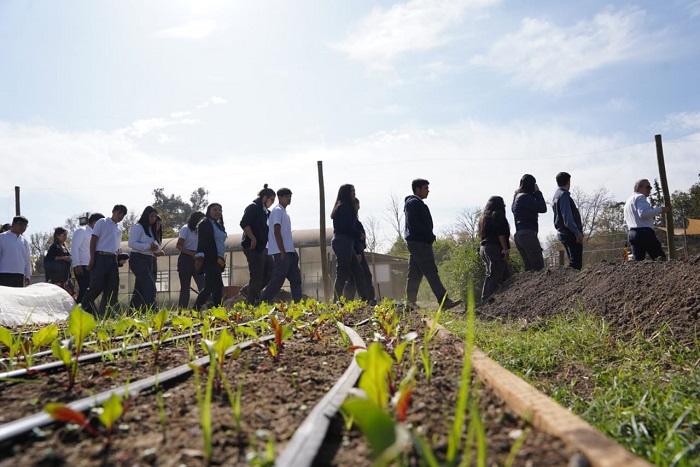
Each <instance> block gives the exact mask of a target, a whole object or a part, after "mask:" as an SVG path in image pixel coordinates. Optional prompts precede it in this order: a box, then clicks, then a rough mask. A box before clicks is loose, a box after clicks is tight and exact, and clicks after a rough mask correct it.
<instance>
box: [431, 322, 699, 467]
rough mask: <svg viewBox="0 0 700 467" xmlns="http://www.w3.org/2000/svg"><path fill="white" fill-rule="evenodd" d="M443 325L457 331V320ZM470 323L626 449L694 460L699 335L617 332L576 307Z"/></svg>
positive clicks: (497, 355)
mask: <svg viewBox="0 0 700 467" xmlns="http://www.w3.org/2000/svg"><path fill="white" fill-rule="evenodd" d="M443 321H446V320H445V319H443ZM444 324H445V325H446V326H447V327H448V328H449V329H450V330H451V331H453V332H455V333H456V334H457V335H461V336H464V334H465V323H464V321H462V320H455V321H451V322H445V323H444ZM475 330H476V345H477V346H478V347H479V348H480V349H482V350H483V351H485V352H487V353H488V354H489V355H490V356H491V358H493V359H494V360H496V361H498V362H499V363H500V364H501V365H503V366H504V367H506V368H508V369H509V370H510V371H512V372H514V373H516V374H518V375H519V376H521V377H522V378H524V379H525V380H527V381H528V382H529V383H530V384H532V385H533V386H535V387H537V388H538V389H540V390H541V391H542V392H544V393H545V394H547V395H549V396H550V397H552V398H553V399H554V400H556V401H557V402H558V403H560V404H561V405H563V406H564V407H567V408H569V409H571V410H572V411H573V412H574V413H576V414H578V415H579V416H581V417H582V418H583V419H585V420H586V421H587V422H588V423H590V424H591V425H593V426H595V427H596V428H597V429H598V430H600V431H601V432H603V433H604V434H605V435H607V436H608V437H610V438H612V439H614V440H616V441H617V442H618V443H620V444H621V445H623V446H625V447H626V448H627V449H628V450H630V451H631V452H633V453H635V454H637V455H638V456H640V457H642V458H644V459H647V460H648V461H649V462H652V463H654V464H656V465H662V466H694V465H700V402H699V401H700V342H697V341H696V342H694V343H693V344H691V345H686V346H683V345H679V344H677V343H676V342H675V341H674V340H673V339H672V338H671V336H670V335H668V333H667V332H666V331H665V330H664V329H662V330H660V331H659V332H657V333H656V334H655V335H654V336H652V337H644V336H642V335H639V334H638V335H635V336H634V337H630V338H624V339H623V338H618V337H616V335H615V333H614V332H611V330H610V329H609V327H608V326H607V324H606V323H605V322H604V321H602V320H601V319H600V318H598V317H594V316H592V315H590V314H588V313H583V312H572V313H571V314H569V315H560V316H557V317H554V318H552V319H550V320H548V321H540V322H537V323H524V322H522V323H518V322H514V323H505V324H504V323H500V322H495V321H491V322H484V321H477V323H476V326H475Z"/></svg>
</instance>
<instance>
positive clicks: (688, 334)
mask: <svg viewBox="0 0 700 467" xmlns="http://www.w3.org/2000/svg"><path fill="white" fill-rule="evenodd" d="M573 311H585V312H588V313H593V314H594V315H596V316H599V317H600V318H603V319H604V320H605V321H606V322H607V323H608V324H609V325H610V326H611V328H613V329H614V335H615V336H616V337H617V338H624V337H626V336H627V337H629V336H631V335H634V334H636V333H641V334H643V335H644V336H647V337H650V336H653V335H654V334H655V333H657V332H659V331H662V332H666V335H667V336H671V338H673V339H675V340H676V341H678V342H679V343H680V344H692V343H694V342H698V339H700V317H699V315H700V256H698V257H694V258H691V259H688V260H679V261H666V262H652V261H641V262H635V261H630V262H614V263H611V262H605V261H603V262H600V263H598V264H595V265H593V266H591V267H589V268H586V269H584V270H583V271H580V272H579V271H576V270H573V269H562V268H555V269H546V270H543V271H539V272H526V273H521V274H516V275H515V276H513V277H512V278H511V279H510V280H509V281H508V282H507V283H506V284H504V286H503V287H502V288H501V289H500V290H499V292H498V293H496V294H495V295H494V296H493V301H491V302H485V303H482V304H481V305H479V306H478V307H477V316H478V317H479V318H481V319H501V320H523V321H525V322H528V323H536V322H537V321H539V320H546V319H548V318H551V317H552V316H555V315H557V314H561V313H570V312H573Z"/></svg>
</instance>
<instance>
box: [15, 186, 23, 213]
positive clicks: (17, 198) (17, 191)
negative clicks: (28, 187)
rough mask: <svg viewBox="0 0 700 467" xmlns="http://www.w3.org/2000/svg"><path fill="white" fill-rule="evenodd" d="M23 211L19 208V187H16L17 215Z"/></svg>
mask: <svg viewBox="0 0 700 467" xmlns="http://www.w3.org/2000/svg"><path fill="white" fill-rule="evenodd" d="M21 215H22V211H20V209H19V187H18V186H16V187H15V216H21Z"/></svg>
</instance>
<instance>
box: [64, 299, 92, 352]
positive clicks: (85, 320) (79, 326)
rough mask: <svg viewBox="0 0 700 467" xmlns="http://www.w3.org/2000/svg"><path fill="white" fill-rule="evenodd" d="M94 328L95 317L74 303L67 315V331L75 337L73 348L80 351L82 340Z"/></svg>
mask: <svg viewBox="0 0 700 467" xmlns="http://www.w3.org/2000/svg"><path fill="white" fill-rule="evenodd" d="M93 329H95V318H94V317H93V316H92V315H91V314H90V313H88V312H86V311H83V309H82V308H81V307H80V306H79V305H76V307H75V308H73V311H71V313H70V316H69V317H68V332H69V333H70V334H71V335H72V336H73V337H75V349H76V352H77V353H80V351H81V349H82V348H83V341H84V340H85V338H86V337H87V336H88V335H89V334H90V333H91V332H92V330H93Z"/></svg>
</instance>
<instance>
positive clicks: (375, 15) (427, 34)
mask: <svg viewBox="0 0 700 467" xmlns="http://www.w3.org/2000/svg"><path fill="white" fill-rule="evenodd" d="M499 1H500V0H410V1H408V2H406V3H400V4H396V5H394V6H392V7H391V8H389V9H384V8H380V7H377V8H374V9H373V10H372V12H371V13H370V14H369V15H367V16H366V17H365V18H363V19H362V20H361V21H360V24H359V25H358V26H357V28H356V30H355V31H354V32H352V33H351V34H350V35H349V36H348V37H347V38H345V39H344V40H342V41H341V42H337V43H334V44H331V48H333V49H335V50H337V51H339V52H342V53H344V54H345V55H347V56H348V58H350V59H351V60H353V61H356V62H359V63H362V64H364V65H365V66H366V67H367V68H368V69H369V70H370V71H373V72H380V73H384V72H388V71H391V69H392V67H393V65H394V63H395V62H396V61H398V60H399V59H401V58H402V57H403V56H404V55H406V54H409V53H412V52H419V51H425V50H429V49H433V48H436V47H440V46H443V45H445V44H447V43H448V42H449V41H450V40H451V37H450V35H449V33H450V32H451V31H452V30H453V29H455V28H456V27H457V26H458V25H459V24H460V23H462V21H463V20H464V17H465V16H466V14H467V12H468V11H469V10H479V9H483V8H486V7H488V6H491V5H493V4H496V3H498V2H499Z"/></svg>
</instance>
